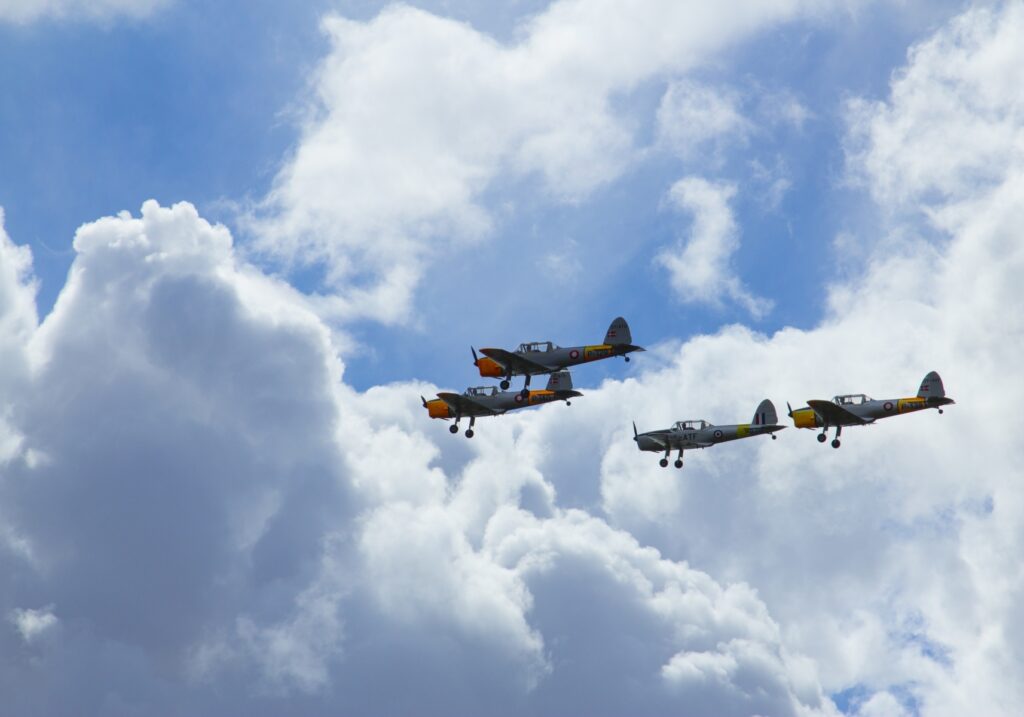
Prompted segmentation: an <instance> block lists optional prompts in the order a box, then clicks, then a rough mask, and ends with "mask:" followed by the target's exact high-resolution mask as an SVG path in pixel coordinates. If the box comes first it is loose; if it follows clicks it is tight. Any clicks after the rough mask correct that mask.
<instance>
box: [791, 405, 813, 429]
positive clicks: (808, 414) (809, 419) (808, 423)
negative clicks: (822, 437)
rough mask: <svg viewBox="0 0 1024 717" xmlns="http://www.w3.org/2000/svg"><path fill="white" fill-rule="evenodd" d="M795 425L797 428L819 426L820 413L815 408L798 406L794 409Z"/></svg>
mask: <svg viewBox="0 0 1024 717" xmlns="http://www.w3.org/2000/svg"><path fill="white" fill-rule="evenodd" d="M793 425H794V426H796V427H797V428H817V427H818V414H816V413H815V412H814V409H813V408H798V409H797V410H795V411H793Z"/></svg>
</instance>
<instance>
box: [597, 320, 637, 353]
mask: <svg viewBox="0 0 1024 717" xmlns="http://www.w3.org/2000/svg"><path fill="white" fill-rule="evenodd" d="M604 342H605V344H606V345H608V346H618V345H619V344H631V343H633V335H632V334H631V333H630V332H629V324H627V323H626V320H625V319H624V318H622V317H621V316H619V317H618V318H616V319H615V321H613V322H612V325H611V326H609V327H608V333H606V334H605V335H604Z"/></svg>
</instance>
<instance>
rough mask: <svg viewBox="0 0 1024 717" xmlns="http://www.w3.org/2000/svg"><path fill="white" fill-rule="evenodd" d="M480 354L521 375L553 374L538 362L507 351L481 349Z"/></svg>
mask: <svg viewBox="0 0 1024 717" xmlns="http://www.w3.org/2000/svg"><path fill="white" fill-rule="evenodd" d="M480 353H482V354H483V355H484V356H487V357H488V358H492V359H494V360H495V361H497V362H498V363H500V364H501V365H502V366H504V367H505V368H510V369H512V370H513V371H515V372H516V373H520V374H527V373H528V374H537V373H551V369H550V368H549V367H547V366H545V365H543V364H539V363H537V362H536V361H530V360H529V359H525V358H523V357H522V356H520V355H519V354H514V353H512V352H511V351H506V350H505V349H480Z"/></svg>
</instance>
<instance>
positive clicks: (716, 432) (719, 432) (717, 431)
mask: <svg viewBox="0 0 1024 717" xmlns="http://www.w3.org/2000/svg"><path fill="white" fill-rule="evenodd" d="M721 437H722V432H721V431H719V430H716V431H715V438H721Z"/></svg>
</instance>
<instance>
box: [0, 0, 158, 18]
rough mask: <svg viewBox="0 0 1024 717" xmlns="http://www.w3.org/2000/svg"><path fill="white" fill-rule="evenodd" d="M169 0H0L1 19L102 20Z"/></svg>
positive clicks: (140, 14)
mask: <svg viewBox="0 0 1024 717" xmlns="http://www.w3.org/2000/svg"><path fill="white" fill-rule="evenodd" d="M169 1H170V0H0V22H2V21H5V20H6V21H8V22H14V23H28V22H33V21H36V20H39V19H42V18H55V19H61V20H64V19H89V20H101V19H107V18H111V17H116V16H128V17H145V16H147V15H150V14H152V13H153V12H155V11H156V10H158V9H160V8H161V7H163V6H164V5H166V4H167V3H168V2H169Z"/></svg>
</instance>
